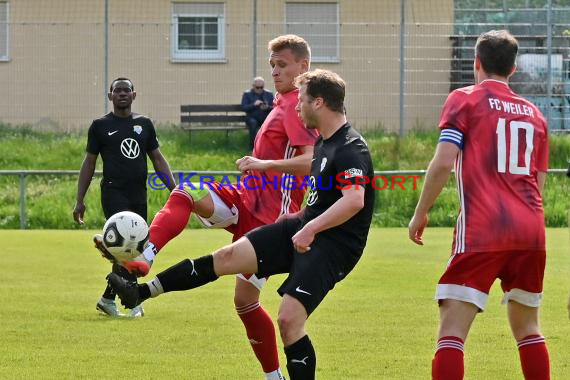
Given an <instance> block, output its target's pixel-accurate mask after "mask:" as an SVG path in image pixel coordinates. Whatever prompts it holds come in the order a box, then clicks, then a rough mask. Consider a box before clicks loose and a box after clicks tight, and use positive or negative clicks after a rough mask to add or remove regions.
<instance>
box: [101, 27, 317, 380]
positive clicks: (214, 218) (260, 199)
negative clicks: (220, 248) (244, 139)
mask: <svg viewBox="0 0 570 380" xmlns="http://www.w3.org/2000/svg"><path fill="white" fill-rule="evenodd" d="M268 48H269V52H270V57H269V64H270V65H271V68H272V72H271V75H272V77H273V82H274V84H275V89H276V90H277V92H278V94H277V96H276V99H275V101H274V108H273V110H272V111H271V113H270V114H269V115H268V117H267V119H265V121H264V123H263V125H262V127H261V129H260V131H259V132H258V134H257V137H256V139H255V144H254V149H253V155H252V156H245V157H242V158H240V159H238V160H237V161H236V166H237V168H238V169H239V170H240V171H241V172H242V173H244V176H243V178H242V180H243V182H241V183H239V184H238V183H235V184H229V183H224V182H223V181H222V183H214V184H213V185H212V186H211V187H208V186H200V185H199V184H186V185H185V186H184V188H181V187H180V186H178V187H177V188H176V189H175V190H173V191H172V193H171V195H170V197H169V199H168V201H167V202H166V204H165V205H164V207H163V208H162V209H161V210H160V211H159V212H158V213H157V215H156V216H155V218H154V220H153V221H152V224H151V226H150V240H149V242H150V244H149V246H148V248H147V249H146V250H145V251H144V253H143V254H142V255H141V256H139V258H138V260H135V261H133V262H130V263H126V264H125V266H126V267H127V269H129V270H130V271H131V272H134V273H137V274H139V275H146V274H147V273H148V270H149V269H150V266H149V265H150V264H152V261H153V259H154V257H155V255H156V254H157V253H158V251H160V250H161V249H162V248H163V247H164V246H165V245H166V244H167V243H168V242H169V241H170V240H172V239H173V238H175V237H176V236H177V235H178V234H180V233H181V232H182V231H183V230H184V228H185V227H186V224H187V223H188V219H189V218H190V215H191V213H192V212H194V213H195V214H196V215H197V216H198V218H199V219H200V221H201V222H202V223H203V224H204V226H206V227H214V228H216V227H217V228H225V229H226V230H228V231H229V232H231V233H232V234H233V240H232V241H236V240H238V239H239V238H240V237H242V236H243V235H245V233H247V232H249V231H251V230H252V229H254V228H256V227H259V226H262V225H265V224H270V223H273V222H275V221H276V220H277V218H278V217H279V216H281V215H284V214H289V213H295V212H297V211H299V210H300V206H301V203H302V202H303V197H304V192H305V191H306V189H307V187H308V186H307V184H305V186H301V184H302V183H303V176H304V175H308V174H309V173H310V169H311V158H312V157H313V146H314V143H315V141H316V138H317V133H316V132H315V131H314V130H309V129H307V128H305V126H304V124H303V122H302V121H301V119H300V118H299V115H298V113H297V111H296V109H295V107H296V106H297V102H298V93H299V90H298V89H297V88H296V87H295V85H294V79H295V77H297V76H298V75H300V74H302V73H304V72H307V71H308V70H309V67H310V59H311V52H310V47H309V45H308V43H307V42H306V41H305V40H304V39H303V38H301V37H299V36H296V35H283V36H280V37H277V38H275V39H273V40H271V41H270V42H269V45H268ZM299 188H301V189H299ZM101 248H104V247H101ZM265 281H266V279H265V278H258V277H257V276H255V275H253V274H243V275H238V276H237V279H236V288H235V298H234V303H235V306H236V310H237V313H238V315H239V316H240V318H241V320H242V322H243V323H244V325H245V328H246V332H247V336H248V339H249V341H250V343H251V346H252V348H253V350H254V352H255V355H256V356H257V358H258V360H259V362H260V363H261V366H262V368H263V371H264V372H265V375H266V379H270V380H274V379H276V380H279V379H283V376H282V374H281V370H280V367H279V357H278V352H277V342H276V337H275V327H274V325H273V321H272V319H271V316H270V315H269V314H268V313H267V312H266V311H265V310H264V309H263V307H262V306H261V305H260V303H259V295H260V290H261V288H262V287H263V284H264V283H265Z"/></svg>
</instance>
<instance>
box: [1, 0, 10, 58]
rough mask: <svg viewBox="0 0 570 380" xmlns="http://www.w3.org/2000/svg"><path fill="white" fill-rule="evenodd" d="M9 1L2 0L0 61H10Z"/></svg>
mask: <svg viewBox="0 0 570 380" xmlns="http://www.w3.org/2000/svg"><path fill="white" fill-rule="evenodd" d="M8 31H9V28H8V3H7V2H6V1H0V61H8V60H9V59H10V57H9V55H8Z"/></svg>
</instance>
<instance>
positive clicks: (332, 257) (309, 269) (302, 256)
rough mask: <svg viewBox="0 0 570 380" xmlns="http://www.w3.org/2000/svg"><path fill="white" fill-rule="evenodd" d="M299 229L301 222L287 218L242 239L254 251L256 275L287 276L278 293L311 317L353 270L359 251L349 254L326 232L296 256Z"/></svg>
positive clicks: (318, 235)
mask: <svg viewBox="0 0 570 380" xmlns="http://www.w3.org/2000/svg"><path fill="white" fill-rule="evenodd" d="M301 227H302V223H301V220H299V219H296V218H295V219H286V220H284V221H282V222H279V223H275V224H269V225H267V226H262V227H259V228H256V229H254V230H253V231H251V232H249V233H247V234H246V235H245V236H246V237H247V239H248V240H249V241H250V242H251V244H252V245H253V248H254V249H255V254H256V256H257V265H258V271H257V276H258V277H268V276H270V275H273V274H279V273H289V276H288V277H287V279H286V280H285V282H283V284H282V285H281V286H280V287H279V289H278V290H277V292H278V293H279V294H280V295H281V296H283V294H288V295H290V296H291V297H294V298H296V299H297V300H298V301H299V302H301V303H302V304H303V306H305V310H306V311H307V314H308V315H310V314H311V313H312V312H313V311H314V310H315V309H316V308H317V306H318V305H319V304H320V303H321V301H322V300H323V299H324V298H325V296H326V295H327V293H328V292H329V290H331V289H332V288H334V286H335V284H336V283H337V282H339V281H341V280H342V279H344V278H345V277H346V275H348V274H349V273H350V271H352V269H353V268H354V266H355V265H356V263H357V262H358V260H359V259H360V256H361V254H362V252H349V251H348V250H347V249H346V247H344V246H341V245H339V243H338V241H334V240H333V239H331V238H330V237H329V236H327V234H326V231H325V232H323V233H320V234H317V236H316V237H315V241H314V242H313V244H311V249H310V251H308V252H305V253H299V252H297V251H296V250H295V249H294V248H293V242H292V241H291V238H292V237H293V235H295V233H297V231H299V230H300V229H301Z"/></svg>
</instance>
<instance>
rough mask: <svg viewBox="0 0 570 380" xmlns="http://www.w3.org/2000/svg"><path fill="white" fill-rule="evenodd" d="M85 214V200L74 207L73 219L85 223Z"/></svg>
mask: <svg viewBox="0 0 570 380" xmlns="http://www.w3.org/2000/svg"><path fill="white" fill-rule="evenodd" d="M84 214H85V204H84V203H83V202H77V203H75V208H74V209H73V220H75V222H76V223H77V224H84V222H83V215H84Z"/></svg>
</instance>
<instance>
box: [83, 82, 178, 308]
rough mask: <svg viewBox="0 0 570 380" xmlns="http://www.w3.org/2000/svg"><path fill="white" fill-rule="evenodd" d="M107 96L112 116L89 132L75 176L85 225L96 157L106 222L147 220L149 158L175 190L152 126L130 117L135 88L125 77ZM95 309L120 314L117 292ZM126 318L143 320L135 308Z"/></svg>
mask: <svg viewBox="0 0 570 380" xmlns="http://www.w3.org/2000/svg"><path fill="white" fill-rule="evenodd" d="M108 97H109V100H110V101H112V102H113V112H110V113H108V114H107V115H105V116H103V117H102V118H100V119H97V120H93V122H92V123H91V126H90V127H89V132H88V137H87V149H86V155H85V159H84V160H83V164H82V165H81V170H80V172H79V180H78V183H77V199H76V203H75V207H74V209H73V219H75V221H76V222H77V223H79V224H83V216H84V213H85V203H84V198H85V193H86V192H87V189H88V188H89V185H90V184H91V180H92V178H93V173H94V171H95V164H96V162H97V157H98V156H99V154H101V157H102V158H103V179H102V180H101V205H102V206H103V212H104V214H105V218H109V217H110V216H111V215H113V214H116V213H117V212H120V211H132V212H135V213H137V214H139V215H140V216H142V217H143V218H144V219H145V220H146V219H147V197H146V180H147V174H148V172H147V162H146V156H147V155H148V156H149V158H150V160H151V161H152V164H153V166H154V169H155V171H156V172H160V173H166V176H167V177H168V178H161V179H162V180H163V182H164V184H165V185H166V186H167V187H168V188H169V189H170V190H172V189H174V187H175V185H176V184H175V183H174V178H173V176H172V172H171V170H170V167H169V165H168V162H167V161H166V159H165V158H164V156H163V155H162V153H161V152H160V149H159V147H158V140H157V138H156V132H155V130H154V125H153V124H152V121H151V120H150V119H149V118H147V117H145V116H142V115H139V114H136V113H133V112H131V104H132V103H133V100H134V99H135V97H136V92H135V88H134V86H133V83H132V82H131V81H130V80H129V79H127V78H117V79H115V80H114V81H113V82H112V83H111V87H110V89H109V94H108ZM94 239H95V244H96V245H97V244H100V243H101V241H102V238H101V236H100V235H96V236H95V238H94ZM113 271H114V272H117V271H121V272H122V274H124V275H125V276H128V277H129V278H131V279H135V280H136V277H134V276H131V275H129V274H128V272H127V271H126V270H124V268H122V267H120V266H119V265H118V264H113ZM97 309H98V310H100V311H102V312H104V313H106V314H108V315H111V316H118V315H120V313H119V310H118V309H117V306H116V304H115V293H114V292H113V289H112V288H110V287H109V286H107V288H106V289H105V292H104V293H103V296H102V297H101V299H100V300H99V301H98V302H97ZM129 315H130V316H142V315H143V309H142V308H136V309H133V310H131V312H130V313H129Z"/></svg>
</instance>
